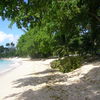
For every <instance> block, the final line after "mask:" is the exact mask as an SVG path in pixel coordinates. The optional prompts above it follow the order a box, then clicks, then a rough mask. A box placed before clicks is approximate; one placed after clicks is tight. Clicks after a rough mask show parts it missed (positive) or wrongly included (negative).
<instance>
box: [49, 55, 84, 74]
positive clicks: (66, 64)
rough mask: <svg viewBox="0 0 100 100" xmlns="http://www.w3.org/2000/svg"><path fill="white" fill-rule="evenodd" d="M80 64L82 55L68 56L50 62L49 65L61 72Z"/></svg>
mask: <svg viewBox="0 0 100 100" xmlns="http://www.w3.org/2000/svg"><path fill="white" fill-rule="evenodd" d="M81 65H82V57H80V56H69V57H65V58H64V59H59V60H55V61H53V62H52V63H51V67H52V68H54V69H59V70H60V71H61V72H63V73H66V72H70V71H72V70H74V69H76V68H79V67H80V66H81Z"/></svg>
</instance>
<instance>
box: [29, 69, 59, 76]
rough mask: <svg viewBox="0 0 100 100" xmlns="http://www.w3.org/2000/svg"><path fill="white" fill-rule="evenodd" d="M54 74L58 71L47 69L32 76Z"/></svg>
mask: <svg viewBox="0 0 100 100" xmlns="http://www.w3.org/2000/svg"><path fill="white" fill-rule="evenodd" d="M55 72H58V70H54V69H47V70H45V71H42V72H38V73H33V74H35V75H38V74H50V73H55ZM33 74H30V75H33Z"/></svg>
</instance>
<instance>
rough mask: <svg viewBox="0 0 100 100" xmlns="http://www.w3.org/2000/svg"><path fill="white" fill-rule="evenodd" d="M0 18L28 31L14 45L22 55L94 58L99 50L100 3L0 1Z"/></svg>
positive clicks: (97, 0)
mask: <svg viewBox="0 0 100 100" xmlns="http://www.w3.org/2000/svg"><path fill="white" fill-rule="evenodd" d="M16 12H17V13H16ZM0 16H1V18H2V19H3V20H4V19H5V18H8V19H9V20H11V25H12V24H14V23H16V24H17V26H18V28H22V29H23V27H24V28H25V29H26V30H27V32H26V33H25V35H23V36H22V37H21V38H20V39H19V41H18V45H17V50H18V52H17V53H18V54H19V55H22V56H27V55H29V56H31V57H48V56H52V55H55V56H60V57H62V56H66V55H70V54H71V55H73V54H77V55H88V54H89V55H94V54H96V52H97V51H98V49H100V34H99V33H100V0H28V1H27V2H25V0H5V1H4V0H0ZM11 25H10V26H11Z"/></svg>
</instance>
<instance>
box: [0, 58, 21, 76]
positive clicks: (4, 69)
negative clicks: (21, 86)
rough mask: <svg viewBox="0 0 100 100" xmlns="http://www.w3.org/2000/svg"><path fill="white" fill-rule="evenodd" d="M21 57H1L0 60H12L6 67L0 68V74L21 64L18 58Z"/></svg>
mask: <svg viewBox="0 0 100 100" xmlns="http://www.w3.org/2000/svg"><path fill="white" fill-rule="evenodd" d="M19 59H21V58H16V57H14V58H2V59H1V60H9V61H12V63H11V64H9V65H8V66H7V67H6V68H3V69H1V70H0V76H1V75H2V76H3V75H5V74H7V73H9V72H10V71H12V70H14V69H15V68H16V67H18V66H19V65H20V64H21V62H22V61H21V60H19Z"/></svg>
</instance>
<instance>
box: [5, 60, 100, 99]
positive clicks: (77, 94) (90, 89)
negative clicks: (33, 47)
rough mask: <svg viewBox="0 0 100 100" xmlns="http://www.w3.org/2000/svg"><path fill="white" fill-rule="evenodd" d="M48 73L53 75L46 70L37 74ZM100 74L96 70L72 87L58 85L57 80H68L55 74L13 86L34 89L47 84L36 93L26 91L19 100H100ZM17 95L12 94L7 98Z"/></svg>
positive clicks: (18, 81)
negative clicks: (31, 87)
mask: <svg viewBox="0 0 100 100" xmlns="http://www.w3.org/2000/svg"><path fill="white" fill-rule="evenodd" d="M98 63H99V62H98ZM94 65H95V64H94ZM97 65H98V64H97ZM46 72H47V73H51V71H50V72H49V70H46V71H44V72H40V73H35V74H37V75H38V74H45V73H46ZM99 73H100V67H97V68H94V69H92V70H91V71H90V72H88V73H87V74H86V75H85V76H84V77H82V78H81V79H80V82H77V83H73V84H71V85H66V84H62V85H61V84H59V83H58V84H56V83H57V82H58V81H56V80H59V82H64V81H65V80H64V79H65V78H66V75H64V74H63V75H60V74H53V75H48V76H43V77H33V76H32V77H27V78H23V79H19V80H16V81H14V83H13V85H14V87H15V88H21V87H25V86H30V85H31V86H33V89H34V86H37V85H39V84H42V83H47V85H46V86H45V87H43V88H41V89H37V90H36V91H34V90H32V89H29V90H26V91H25V92H23V93H21V94H20V96H18V100H100V76H99V75H100V74H99ZM66 81H67V78H66ZM49 83H50V84H49ZM15 85H16V86H15ZM16 95H17V94H16ZM16 95H14V94H12V95H11V96H7V97H6V98H10V97H13V96H16Z"/></svg>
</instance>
